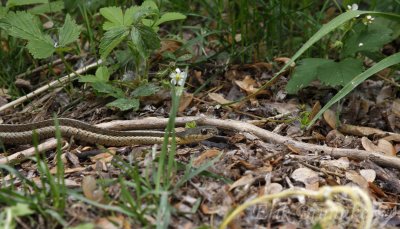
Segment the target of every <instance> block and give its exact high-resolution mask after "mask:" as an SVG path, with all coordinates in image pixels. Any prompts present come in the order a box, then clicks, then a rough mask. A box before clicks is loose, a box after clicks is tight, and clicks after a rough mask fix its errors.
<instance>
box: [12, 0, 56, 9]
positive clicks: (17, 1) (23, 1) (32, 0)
mask: <svg viewBox="0 0 400 229" xmlns="http://www.w3.org/2000/svg"><path fill="white" fill-rule="evenodd" d="M48 2H49V0H8V1H7V4H6V6H7V8H11V7H14V6H25V5H32V4H39V3H48Z"/></svg>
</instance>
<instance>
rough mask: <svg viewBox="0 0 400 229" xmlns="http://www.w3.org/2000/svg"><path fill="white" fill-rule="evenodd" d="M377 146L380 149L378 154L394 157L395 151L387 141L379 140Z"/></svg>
mask: <svg viewBox="0 0 400 229" xmlns="http://www.w3.org/2000/svg"><path fill="white" fill-rule="evenodd" d="M377 146H378V148H379V149H380V152H383V153H385V154H386V155H388V156H396V149H395V148H394V146H393V145H392V143H390V142H389V141H387V140H385V139H379V140H378V145H377Z"/></svg>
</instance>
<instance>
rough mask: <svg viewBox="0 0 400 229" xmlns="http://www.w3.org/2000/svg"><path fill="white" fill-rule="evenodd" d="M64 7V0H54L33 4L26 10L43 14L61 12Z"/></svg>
mask: <svg viewBox="0 0 400 229" xmlns="http://www.w3.org/2000/svg"><path fill="white" fill-rule="evenodd" d="M63 9H64V1H55V2H49V3H45V4H41V5H38V6H35V7H33V8H31V9H29V10H28V12H29V13H31V14H45V13H55V12H61V10H63Z"/></svg>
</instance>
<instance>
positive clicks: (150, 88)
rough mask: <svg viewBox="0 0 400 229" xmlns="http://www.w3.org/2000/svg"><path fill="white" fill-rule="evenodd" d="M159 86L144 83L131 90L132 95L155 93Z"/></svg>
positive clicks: (141, 95)
mask: <svg viewBox="0 0 400 229" xmlns="http://www.w3.org/2000/svg"><path fill="white" fill-rule="evenodd" d="M159 89H160V88H159V87H157V86H156V85H154V84H145V85H142V86H140V87H137V88H136V89H135V90H133V91H132V93H131V96H132V97H143V96H149V95H153V94H154V93H156V92H157V91H158V90H159Z"/></svg>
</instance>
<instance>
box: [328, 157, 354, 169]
mask: <svg viewBox="0 0 400 229" xmlns="http://www.w3.org/2000/svg"><path fill="white" fill-rule="evenodd" d="M349 166H350V161H349V159H348V158H347V157H341V158H339V159H337V160H329V161H326V160H323V161H321V167H327V168H329V167H336V168H339V169H343V170H346V169H348V168H349Z"/></svg>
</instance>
